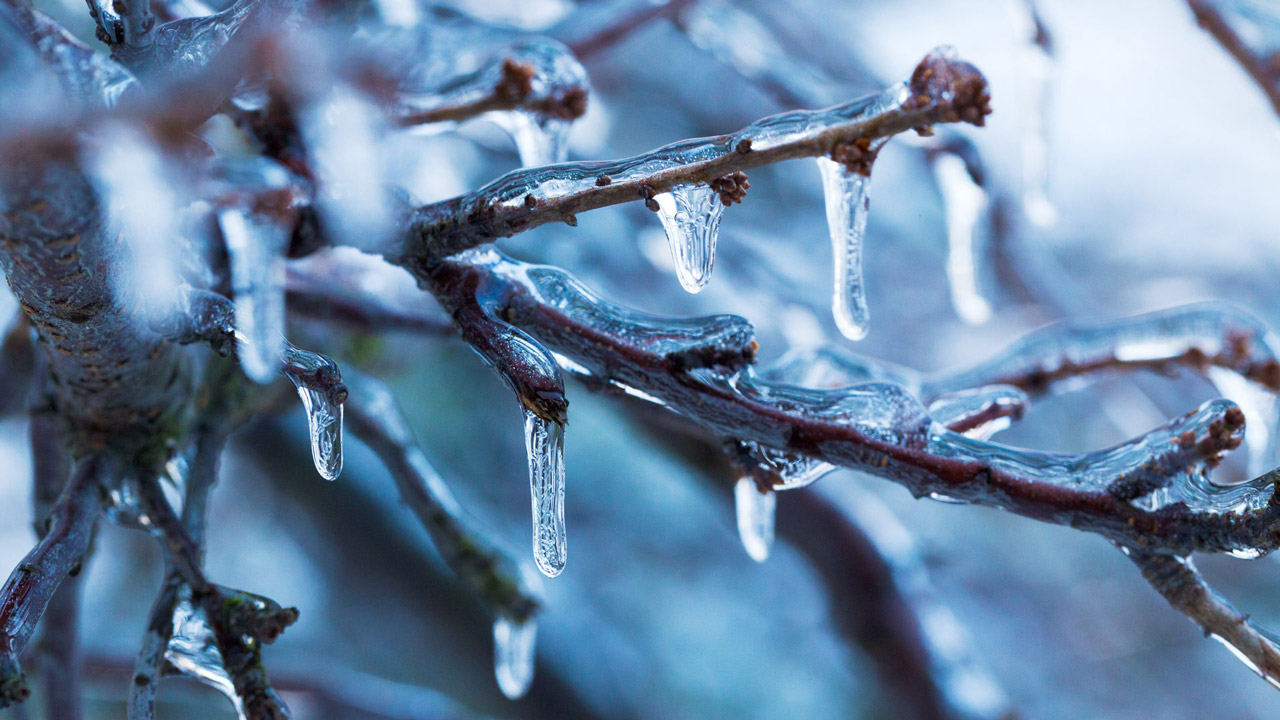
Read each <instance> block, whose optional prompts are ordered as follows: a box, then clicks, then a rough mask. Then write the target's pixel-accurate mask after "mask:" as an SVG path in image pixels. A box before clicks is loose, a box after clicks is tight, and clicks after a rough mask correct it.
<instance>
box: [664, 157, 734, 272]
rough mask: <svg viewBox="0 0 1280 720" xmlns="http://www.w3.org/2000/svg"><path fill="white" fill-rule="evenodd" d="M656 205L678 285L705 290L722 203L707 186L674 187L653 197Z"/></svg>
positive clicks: (714, 253) (718, 229) (721, 212)
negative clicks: (669, 248) (673, 263)
mask: <svg viewBox="0 0 1280 720" xmlns="http://www.w3.org/2000/svg"><path fill="white" fill-rule="evenodd" d="M653 199H654V200H655V201H657V203H658V219H660V220H661V221H662V227H663V229H664V230H666V231H667V244H668V245H670V246H671V259H672V260H673V261H674V262H675V266H676V277H677V278H679V279H680V285H681V286H682V287H683V288H684V289H685V290H688V291H689V292H691V293H696V292H699V291H701V290H702V288H704V287H706V285H707V283H708V282H709V281H710V280H711V268H712V266H713V265H714V264H715V261H716V236H717V235H718V234H719V231H720V216H721V215H723V214H724V203H722V202H720V196H719V195H717V194H716V192H715V191H714V190H712V189H711V186H710V185H704V184H702V183H695V184H690V185H677V186H676V187H674V188H672V190H671V192H669V193H661V194H658V195H655V196H654V198H653Z"/></svg>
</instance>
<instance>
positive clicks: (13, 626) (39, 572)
mask: <svg viewBox="0 0 1280 720" xmlns="http://www.w3.org/2000/svg"><path fill="white" fill-rule="evenodd" d="M119 471H120V466H119V462H118V461H117V460H116V459H115V458H114V457H112V456H111V455H109V454H106V453H100V454H97V455H91V456H89V457H87V458H84V459H82V460H80V461H79V462H78V463H77V464H76V468H75V471H74V474H73V475H72V477H71V479H70V481H68V483H67V486H66V488H65V489H64V490H63V492H62V495H61V496H60V497H59V498H58V502H57V503H56V504H55V505H54V506H53V508H52V509H51V510H50V512H49V530H48V532H47V533H46V534H45V535H44V537H42V538H41V539H40V542H38V543H36V546H35V547H34V548H32V549H31V551H30V552H28V553H27V555H26V557H24V558H23V559H22V562H20V563H19V564H18V567H17V568H16V569H14V571H13V572H12V573H11V574H10V575H9V579H8V580H7V581H6V582H5V584H4V587H3V588H0V707H5V706H8V705H9V704H11V703H14V702H21V701H22V700H24V699H26V697H27V695H28V694H29V693H30V691H29V690H28V688H27V684H26V679H25V677H24V676H23V675H22V671H21V669H20V667H19V665H18V657H19V656H20V655H21V654H22V651H23V650H24V649H25V647H26V645H27V641H28V640H30V638H31V634H32V633H33V632H34V631H35V628H36V623H38V622H39V621H40V618H41V616H42V615H43V614H44V611H45V608H46V607H48V605H49V602H50V600H51V599H52V598H53V595H54V593H55V592H56V591H57V589H58V586H59V585H61V584H62V581H63V580H64V579H66V577H67V576H68V575H73V574H75V573H76V572H77V571H78V570H79V567H80V562H81V561H82V560H83V559H84V556H85V553H86V552H88V550H89V541H90V538H91V537H92V535H93V528H94V525H95V523H96V521H97V518H98V512H99V510H100V509H101V493H100V487H101V484H102V483H103V482H105V481H108V480H110V479H111V478H114V477H115V476H116V475H117V474H118V473H119Z"/></svg>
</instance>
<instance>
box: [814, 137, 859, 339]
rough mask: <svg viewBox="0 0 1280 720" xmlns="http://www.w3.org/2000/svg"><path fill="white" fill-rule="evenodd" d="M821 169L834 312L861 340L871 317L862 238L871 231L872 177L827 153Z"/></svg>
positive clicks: (839, 322) (840, 323)
mask: <svg viewBox="0 0 1280 720" xmlns="http://www.w3.org/2000/svg"><path fill="white" fill-rule="evenodd" d="M818 169H819V170H820V171H821V172H822V190H823V194H824V195H825V197H826V202H827V229H828V231H829V232H830V233H831V255H832V260H833V261H834V263H835V288H834V291H833V293H832V296H831V312H832V314H834V315H835V320H836V326H837V327H839V328H840V332H841V333H842V334H843V335H844V336H845V337H847V338H849V339H850V340H861V339H862V338H864V337H866V335H867V328H868V325H869V322H870V319H871V316H870V313H869V312H868V310H867V296H866V290H865V288H864V287H863V285H862V240H863V238H864V237H865V236H866V234H867V212H868V210H869V209H870V207H871V198H870V197H868V195H867V190H868V188H869V187H870V185H871V178H870V177H867V176H865V175H859V174H857V173H851V172H847V171H846V170H845V167H844V165H841V164H840V163H838V162H836V161H834V160H832V159H830V158H826V157H820V158H818Z"/></svg>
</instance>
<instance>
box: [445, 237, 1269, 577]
mask: <svg viewBox="0 0 1280 720" xmlns="http://www.w3.org/2000/svg"><path fill="white" fill-rule="evenodd" d="M436 272H437V274H453V275H457V276H459V278H463V277H468V276H469V277H470V278H471V280H470V281H469V282H467V283H461V282H460V283H458V284H456V285H455V286H457V287H461V286H465V285H470V286H482V287H484V288H485V291H486V296H487V297H488V298H491V299H493V302H494V303H495V305H496V307H495V308H494V311H495V312H497V313H498V314H499V315H501V316H502V317H505V318H507V319H508V320H509V321H510V322H511V323H512V324H513V325H515V326H517V327H520V328H522V329H523V330H525V331H526V332H528V333H529V334H530V335H532V336H533V337H534V338H535V339H537V340H538V341H539V342H541V343H542V344H543V345H544V346H546V347H547V348H548V349H550V350H552V351H553V352H555V353H557V354H559V355H560V356H563V357H565V358H566V359H567V360H568V361H571V362H572V363H573V364H574V365H575V366H577V367H579V368H581V369H582V370H584V371H585V372H589V373H590V374H592V375H593V376H595V377H596V378H597V379H598V380H600V381H601V382H606V383H611V384H615V385H618V386H621V387H625V388H629V389H630V390H632V391H633V392H635V393H638V394H640V395H643V396H646V397H649V398H651V399H652V400H653V401H655V402H658V403H660V404H662V405H664V406H666V407H667V408H669V409H670V410H672V411H675V412H678V413H680V414H682V415H685V416H686V417H688V418H690V419H692V420H694V421H695V422H697V423H699V424H700V425H702V426H703V427H704V428H706V429H707V430H709V431H710V432H712V433H715V434H718V435H720V436H722V437H726V438H740V439H744V440H750V441H752V442H755V443H758V444H760V445H764V446H768V447H773V448H777V449H780V450H786V451H791V452H795V453H799V454H802V455H807V456H810V457H813V458H817V459H819V460H822V461H825V462H828V463H831V464H833V465H838V466H844V467H850V468H854V469H857V470H861V471H863V472H867V473H870V474H872V475H877V476H880V477H884V478H887V479H890V480H893V481H895V482H898V483H899V484H902V485H904V486H905V487H907V488H908V489H909V490H911V492H913V493H914V494H916V495H920V496H923V495H937V496H944V497H947V498H951V499H955V500H960V501H964V502H970V503H977V504H983V505H989V506H993V507H999V508H1003V509H1006V510H1009V511H1012V512H1015V513H1018V514H1020V515H1024V516H1027V517H1030V518H1033V519H1037V520H1042V521H1046V522H1053V523H1058V524H1065V525H1070V526H1072V527H1075V528H1077V529H1081V530H1087V531H1091V532H1096V533H1099V534H1101V535H1103V536H1105V537H1107V538H1109V539H1111V540H1113V541H1116V542H1119V543H1122V544H1126V545H1130V546H1135V547H1160V548H1166V549H1168V550H1171V551H1176V552H1182V553H1186V552H1191V551H1203V552H1250V553H1256V552H1258V551H1269V550H1272V549H1274V548H1276V547H1277V546H1280V527H1277V521H1278V520H1280V502H1277V499H1276V498H1275V496H1274V490H1273V488H1272V482H1273V479H1272V478H1271V477H1270V476H1264V477H1261V478H1258V479H1256V480H1254V481H1252V482H1250V483H1246V484H1245V485H1242V486H1237V487H1235V488H1232V489H1230V490H1227V489H1219V488H1216V487H1215V486H1213V485H1212V484H1211V483H1210V482H1208V480H1207V479H1206V478H1205V477H1203V476H1202V475H1201V473H1202V472H1203V473H1207V472H1208V466H1210V465H1212V464H1214V463H1215V462H1216V459H1217V458H1218V457H1220V455H1221V454H1222V453H1224V452H1226V451H1228V450H1230V449H1231V448H1232V447H1234V446H1235V445H1237V444H1238V443H1239V431H1240V429H1241V426H1242V424H1243V418H1242V417H1241V416H1240V413H1239V410H1238V409H1236V408H1235V407H1234V406H1233V405H1232V404H1230V403H1228V402H1226V401H1215V402H1212V403H1208V404H1206V405H1205V406H1204V407H1202V408H1201V409H1200V410H1198V411H1196V412H1195V413H1191V414H1189V415H1188V416H1185V417H1182V418H1178V419H1176V420H1174V421H1172V422H1171V423H1169V424H1167V425H1166V426H1163V427H1161V428H1158V429H1156V430H1154V431H1152V432H1151V433H1149V434H1147V435H1145V436H1141V437H1138V438H1135V439H1133V440H1131V441H1129V442H1127V443H1123V444H1121V445H1119V446H1116V447H1114V448H1110V449H1108V450H1103V451H1099V452H1097V453H1090V454H1085V455H1056V454H1048V453H1037V452H1031V451H1022V450H1017V449H1014V448H1008V447H1005V446H1002V445H997V444H993V443H985V442H980V441H977V440H974V439H971V438H966V437H964V436H962V435H959V434H957V433H953V432H950V431H947V430H945V429H943V428H939V427H937V426H936V425H935V424H932V422H931V419H930V418H929V417H928V415H927V414H926V413H925V411H924V410H923V408H921V407H920V406H919V404H918V403H917V402H916V401H915V400H914V399H913V398H912V397H911V396H910V394H909V393H907V392H906V391H905V390H903V389H902V388H901V387H899V386H896V385H892V384H885V383H873V384H869V385H864V386H858V387H854V388H850V389H847V390H833V391H818V390H805V389H803V388H795V387H793V386H790V385H786V384H777V383H771V382H769V381H767V380H763V379H761V378H759V377H757V376H756V375H755V373H754V372H753V371H752V370H751V369H750V367H749V366H750V363H751V361H752V359H753V358H754V355H755V350H756V348H755V342H754V340H753V339H752V329H751V327H750V325H749V324H747V323H746V321H744V320H742V319H741V318H735V317H733V316H718V317H713V318H697V319H689V320H670V319H666V318H656V317H653V316H647V315H644V314H642V313H637V312H634V311H630V310H626V309H624V308H620V307H617V306H614V305H611V304H610V303H608V302H607V301H604V300H602V299H600V298H598V297H596V296H594V295H593V294H591V293H590V292H589V291H587V290H586V289H585V288H583V287H582V286H581V285H579V284H578V283H577V282H576V281H575V280H573V279H572V278H571V277H569V276H568V275H567V274H565V273H563V272H561V271H558V270H555V269H554V268H548V267H534V266H526V265H523V264H520V263H517V262H514V261H511V260H509V259H506V258H505V257H503V256H502V255H501V254H499V253H497V252H496V251H489V252H486V253H481V254H473V255H472V256H470V257H468V258H467V259H465V260H463V259H455V260H450V261H446V262H444V263H442V264H441V266H440V267H439V268H437V270H436ZM1153 457H1154V458H1160V461H1159V468H1161V469H1162V471H1160V472H1156V471H1151V470H1149V469H1147V468H1146V467H1145V466H1146V465H1147V464H1148V463H1149V462H1151V461H1152V458H1153ZM1161 483H1163V484H1161ZM1139 491H1145V492H1149V493H1153V494H1152V495H1151V497H1150V498H1146V500H1145V502H1139V500H1141V499H1142V498H1140V496H1139ZM1161 492H1166V493H1171V496H1170V497H1168V498H1167V499H1166V498H1164V496H1162V495H1160V493H1161Z"/></svg>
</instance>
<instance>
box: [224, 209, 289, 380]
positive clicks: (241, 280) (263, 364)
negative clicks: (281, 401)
mask: <svg viewBox="0 0 1280 720" xmlns="http://www.w3.org/2000/svg"><path fill="white" fill-rule="evenodd" d="M218 227H219V228H220V229H221V231H222V237H223V240H224V241H225V243H226V247H227V255H228V256H229V258H230V264H231V291H232V294H233V296H234V299H235V306H236V334H237V336H239V337H242V338H243V339H244V341H245V342H243V343H239V345H238V347H237V352H236V355H237V357H238V358H239V360H240V366H241V367H242V368H243V369H244V373H245V375H248V376H249V378H250V379H251V380H253V381H254V382H258V383H268V382H271V381H272V380H274V379H275V376H276V373H277V372H278V370H279V363H280V355H281V353H282V352H283V350H284V334H283V333H284V293H285V287H284V285H285V263H284V252H285V247H286V246H287V243H288V240H289V236H288V230H287V229H286V228H284V227H283V226H282V225H280V224H279V223H275V222H272V221H270V220H266V219H263V218H257V217H254V216H252V215H249V214H248V213H246V212H245V211H243V210H240V209H238V208H233V207H229V208H225V209H223V210H222V211H220V212H219V213H218Z"/></svg>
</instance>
